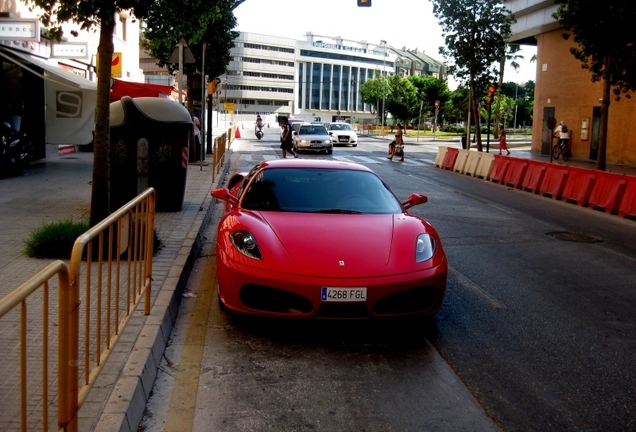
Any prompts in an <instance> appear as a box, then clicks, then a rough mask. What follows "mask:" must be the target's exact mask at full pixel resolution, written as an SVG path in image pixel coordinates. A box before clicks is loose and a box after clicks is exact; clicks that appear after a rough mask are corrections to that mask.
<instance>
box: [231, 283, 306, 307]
mask: <svg viewBox="0 0 636 432" xmlns="http://www.w3.org/2000/svg"><path fill="white" fill-rule="evenodd" d="M239 298H240V299H241V302H242V303H243V304H244V305H245V306H247V307H248V308H250V309H255V310H260V311H266V312H277V313H288V314H307V313H309V312H311V310H312V309H313V303H312V302H311V300H309V299H307V298H305V297H303V296H300V295H298V294H294V293H290V292H288V291H283V290H280V289H277V288H272V287H268V286H264V285H255V284H250V285H245V286H243V287H242V288H241V291H240V292H239Z"/></svg>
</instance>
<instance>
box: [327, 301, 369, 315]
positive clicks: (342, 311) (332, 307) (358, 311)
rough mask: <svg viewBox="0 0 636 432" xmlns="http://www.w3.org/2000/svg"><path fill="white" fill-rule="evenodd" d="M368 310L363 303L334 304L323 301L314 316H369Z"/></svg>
mask: <svg viewBox="0 0 636 432" xmlns="http://www.w3.org/2000/svg"><path fill="white" fill-rule="evenodd" d="M369 317H370V315H369V311H368V310H367V305H366V304H365V303H350V304H335V303H324V304H323V305H322V306H320V309H318V313H317V314H316V318H349V319H359V318H369Z"/></svg>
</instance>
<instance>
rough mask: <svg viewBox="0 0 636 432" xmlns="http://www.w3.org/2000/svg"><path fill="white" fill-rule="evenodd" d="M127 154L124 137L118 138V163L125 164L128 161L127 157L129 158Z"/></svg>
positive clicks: (116, 158)
mask: <svg viewBox="0 0 636 432" xmlns="http://www.w3.org/2000/svg"><path fill="white" fill-rule="evenodd" d="M127 157H128V156H127V154H126V143H125V142H124V140H123V139H121V138H120V139H118V140H117V145H116V146H115V161H117V162H118V163H121V164H124V163H126V159H127Z"/></svg>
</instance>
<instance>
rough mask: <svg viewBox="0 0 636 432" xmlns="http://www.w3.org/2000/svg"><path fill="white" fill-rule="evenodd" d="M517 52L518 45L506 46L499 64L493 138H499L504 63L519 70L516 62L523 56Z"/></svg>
mask: <svg viewBox="0 0 636 432" xmlns="http://www.w3.org/2000/svg"><path fill="white" fill-rule="evenodd" d="M519 51H521V46H520V45H519V44H508V49H507V50H506V52H505V54H504V55H503V56H502V57H501V62H500V63H499V85H498V86H497V106H496V107H495V128H494V129H495V131H494V137H495V138H499V121H500V119H501V117H500V115H501V114H500V112H501V109H500V108H501V90H502V89H503V80H504V69H505V67H506V62H507V61H509V62H510V66H512V67H513V69H514V70H516V71H517V70H519V67H520V65H519V63H517V60H523V56H522V55H521V54H517V53H518V52H519Z"/></svg>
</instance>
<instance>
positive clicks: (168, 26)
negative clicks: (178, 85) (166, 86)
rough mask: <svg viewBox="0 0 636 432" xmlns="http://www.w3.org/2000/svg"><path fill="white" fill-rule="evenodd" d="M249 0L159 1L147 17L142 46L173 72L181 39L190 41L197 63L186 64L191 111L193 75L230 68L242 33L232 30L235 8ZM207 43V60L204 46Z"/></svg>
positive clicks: (222, 72)
mask: <svg viewBox="0 0 636 432" xmlns="http://www.w3.org/2000/svg"><path fill="white" fill-rule="evenodd" d="M244 1H245V0H212V1H208V2H201V1H198V0H186V1H183V2H174V1H172V0H157V2H156V4H155V7H153V9H152V10H151V11H150V13H149V15H148V17H147V18H146V20H145V27H144V31H143V39H142V41H141V45H142V47H143V48H145V49H146V50H147V51H148V53H149V54H150V55H151V56H152V57H153V58H155V59H157V64H158V65H159V66H162V67H163V66H166V67H167V68H168V70H170V71H171V72H175V71H177V70H178V69H179V64H178V63H171V62H170V56H171V55H172V53H173V51H174V49H175V47H176V46H177V43H178V42H179V40H180V39H181V38H184V40H185V41H186V42H187V44H188V47H189V48H190V51H192V54H193V56H194V59H195V62H194V63H191V64H184V65H183V73H184V75H186V77H187V91H188V111H190V113H192V112H193V106H192V101H193V100H194V99H196V97H195V95H193V94H191V91H192V87H193V77H194V75H195V74H197V73H201V72H202V68H203V63H205V71H203V73H204V74H206V75H208V76H209V77H210V78H215V77H218V76H219V75H222V74H224V73H225V72H226V71H227V65H228V63H229V61H230V49H231V48H232V47H233V46H234V39H236V37H237V36H238V35H239V33H238V32H236V31H232V29H233V28H234V27H236V18H235V17H234V12H233V11H234V9H235V8H236V7H237V6H239V5H240V4H241V3H243V2H244ZM204 45H205V48H206V49H205V53H206V54H205V61H203V60H204V59H203V46H204Z"/></svg>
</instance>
